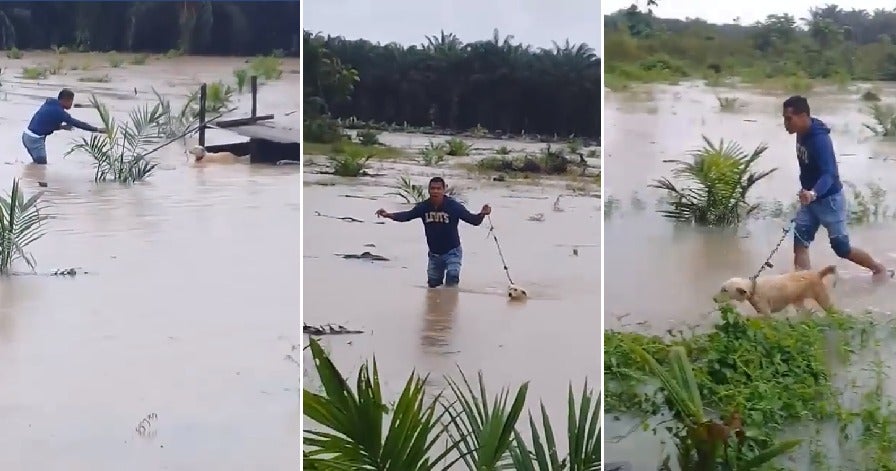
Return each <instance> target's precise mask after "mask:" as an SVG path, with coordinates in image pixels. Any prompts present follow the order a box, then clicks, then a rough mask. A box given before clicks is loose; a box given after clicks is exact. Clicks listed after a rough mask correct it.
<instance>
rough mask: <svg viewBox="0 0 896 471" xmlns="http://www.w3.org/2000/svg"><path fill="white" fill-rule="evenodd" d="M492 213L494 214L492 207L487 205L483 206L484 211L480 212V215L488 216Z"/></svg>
mask: <svg viewBox="0 0 896 471" xmlns="http://www.w3.org/2000/svg"><path fill="white" fill-rule="evenodd" d="M491 213H492V207H491V206H489V205H487V204H485V205H482V211H479V214H481V215H483V216H488V215H489V214H491Z"/></svg>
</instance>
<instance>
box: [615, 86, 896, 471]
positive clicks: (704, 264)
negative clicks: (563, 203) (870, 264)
mask: <svg viewBox="0 0 896 471" xmlns="http://www.w3.org/2000/svg"><path fill="white" fill-rule="evenodd" d="M885 89H886V90H887V91H886V92H885V93H889V94H892V93H893V92H894V91H896V89H894V88H893V87H892V86H887V87H885ZM859 93H861V91H860V90H853V91H852V92H851V93H839V92H836V91H834V90H830V89H826V90H816V91H814V92H812V93H809V94H808V98H809V101H810V104H811V106H812V114H813V115H815V116H817V117H820V118H821V119H822V120H823V121H825V122H826V123H827V124H828V125H829V126H830V127H831V129H832V134H831V137H832V139H833V142H834V148H835V150H836V152H837V153H838V161H839V164H840V175H841V178H843V179H844V180H847V181H851V182H854V183H856V184H857V185H859V186H860V187H862V186H864V185H865V184H867V183H868V182H876V183H878V184H880V185H881V186H882V187H883V188H885V189H891V188H894V183H896V177H894V176H896V172H894V169H896V167H893V165H894V164H893V162H892V161H886V160H885V159H883V158H882V157H887V156H894V155H896V143H894V142H882V141H879V140H877V139H870V138H869V133H868V132H867V131H863V129H862V126H861V123H863V122H870V118H869V117H868V116H867V115H866V114H864V110H865V109H866V106H865V105H864V104H863V103H862V102H861V101H860V100H859V99H858V95H859ZM716 94H719V95H722V96H736V97H738V98H739V101H740V102H741V103H744V104H745V105H746V107H745V109H744V110H742V111H740V112H736V113H721V112H720V111H719V109H718V103H717V100H716V98H715V95H716ZM787 96H788V94H785V93H781V94H777V95H774V94H755V93H750V92H749V91H747V90H731V89H716V90H710V89H706V88H700V87H694V86H692V85H685V86H659V87H654V88H652V93H651V97H650V102H649V107H652V108H653V109H648V104H647V103H646V102H645V101H637V100H632V98H631V96H628V95H626V94H615V93H611V94H608V95H607V97H606V101H605V103H606V108H605V110H606V111H605V113H606V115H605V118H604V119H605V122H606V123H607V130H606V132H605V137H604V138H605V139H606V140H607V141H608V142H607V144H606V146H607V147H606V148H607V150H608V152H607V153H608V155H607V157H606V158H607V159H610V160H611V163H610V164H609V165H607V168H608V171H609V175H608V176H606V178H605V191H606V192H607V193H609V194H610V195H614V196H616V197H617V198H619V200H620V201H622V202H627V201H629V199H630V196H631V195H632V194H634V193H637V194H638V195H640V197H641V198H643V199H644V200H646V201H647V204H646V205H645V206H646V207H644V208H640V209H638V208H633V207H632V205H630V204H623V206H624V207H623V208H622V209H620V210H618V211H617V213H616V214H615V215H613V216H612V217H610V218H608V220H607V221H606V222H605V224H606V229H605V244H606V245H607V247H609V248H610V249H609V250H607V251H606V253H605V270H606V271H607V273H609V274H610V275H611V276H609V277H608V279H607V281H606V293H607V295H606V298H605V308H606V312H607V314H606V327H607V328H608V329H614V328H631V327H630V325H631V324H635V323H646V325H645V326H644V328H646V329H648V330H650V331H653V332H656V333H662V332H664V331H665V330H666V329H667V328H670V327H681V326H682V324H695V323H698V324H699V323H706V322H708V320H709V319H713V317H711V316H710V317H707V313H709V312H710V311H712V310H713V309H714V304H713V302H712V295H713V294H714V293H715V292H716V291H717V290H718V289H719V286H720V284H721V283H722V282H723V281H724V280H725V279H727V278H730V277H732V276H744V277H745V276H750V275H752V274H754V273H756V271H757V270H758V269H759V267H760V265H761V264H762V262H763V261H764V260H765V258H766V257H767V256H768V255H769V253H770V251H771V250H772V249H773V248H774V247H775V244H777V242H778V241H779V239H780V237H781V235H782V230H783V229H784V228H785V227H787V226H788V225H789V224H788V222H787V221H788V220H789V218H790V216H791V215H790V214H784V215H783V216H782V217H781V218H779V219H761V220H751V221H749V222H747V223H746V224H744V225H743V226H742V227H740V228H738V229H737V230H725V231H722V230H709V229H699V228H693V227H682V226H676V225H673V224H672V223H671V222H670V221H668V220H664V219H663V218H661V217H660V215H659V214H657V213H656V212H655V209H654V205H653V204H652V203H653V202H654V201H655V200H656V199H658V198H659V197H660V196H661V195H660V194H659V193H658V192H657V191H655V190H652V189H649V188H647V185H649V184H650V183H651V181H652V180H653V179H654V178H658V177H662V176H668V175H669V169H670V167H671V165H670V164H668V163H663V160H664V159H681V158H687V156H686V154H687V152H688V151H689V150H691V149H694V148H698V147H700V146H701V145H702V141H701V136H703V135H705V136H707V137H709V138H710V139H712V140H713V141H714V142H718V140H719V139H721V138H724V139H726V140H729V139H733V140H735V141H737V142H738V143H740V144H741V145H742V146H743V147H744V149H745V150H746V151H748V152H749V151H750V150H752V149H753V148H754V147H756V146H757V145H759V144H760V143H762V142H765V143H768V144H769V149H768V151H767V152H766V153H765V154H764V156H763V157H762V159H761V160H760V161H759V162H760V165H759V167H760V169H767V168H771V167H778V169H779V170H778V171H777V172H776V173H774V174H773V175H772V176H770V177H769V178H767V179H765V180H763V181H762V182H760V183H759V184H758V185H757V187H756V188H755V189H754V191H753V194H752V196H753V197H754V198H760V197H761V199H764V200H781V201H783V202H784V203H785V206H788V205H790V204H791V202H792V201H793V200H794V199H795V194H796V191H797V190H798V189H799V180H798V178H797V177H798V171H799V169H798V166H797V162H796V159H795V152H794V137H793V136H790V135H788V134H787V133H786V132H785V131H784V129H783V126H782V122H781V117H780V109H781V108H780V107H781V102H783V100H784V99H785V98H786V97H787ZM894 198H896V194H890V195H889V205H890V206H892V205H893V203H894ZM894 229H896V224H894V222H893V221H891V220H882V221H878V222H876V223H873V224H866V225H860V226H852V227H851V240H852V242H853V244H854V245H856V246H859V247H862V248H864V249H866V250H868V251H870V252H871V254H872V255H873V256H874V257H876V258H878V259H880V260H881V261H883V263H884V264H886V265H888V266H891V267H893V266H896V256H894V255H896V245H894V239H893V230H894ZM791 247H792V242H791V241H790V240H789V239H788V240H787V241H785V243H784V245H783V246H782V248H781V250H780V251H779V252H777V254H776V255H775V256H774V257H773V259H772V263H773V264H774V267H773V268H771V269H769V270H767V273H782V272H786V271H790V270H791V269H792V266H793V260H792V258H793V253H792V248H791ZM811 256H812V264H813V267H822V266H824V265H827V264H835V265H836V266H837V268H838V271H839V276H840V280H839V282H838V284H837V286H836V288H835V289H834V291H833V297H834V302H835V304H836V305H838V306H839V307H841V308H845V309H852V310H864V309H867V308H873V309H875V310H883V311H889V312H892V311H893V310H896V296H894V295H893V294H894V290H896V286H894V284H893V283H889V284H884V285H877V284H874V283H872V282H871V276H870V273H869V272H867V271H866V270H864V269H863V268H861V267H858V266H856V265H853V264H852V263H850V262H848V261H845V260H841V259H839V258H837V257H836V256H835V255H834V254H833V252H832V251H831V249H830V248H829V247H828V244H827V240H826V237H825V236H824V231H823V230H822V231H821V232H820V233H819V236H818V237H817V238H816V242H815V243H814V244H813V245H812V248H811ZM744 311H745V312H748V313H749V312H752V311H751V308H749V307H748V306H744ZM624 314H630V315H628V316H625V317H623V315H624ZM888 387H890V388H892V387H893V383H892V380H891V383H890V385H889V386H888ZM630 425H631V424H630V423H625V422H622V423H619V422H614V421H608V423H607V433H608V436H611V437H612V436H613V435H618V434H621V433H624V432H626V431H628V427H629V426H630ZM661 450H662V448H661V445H660V443H659V442H658V440H657V438H656V437H654V436H652V434H650V433H649V432H640V431H638V432H635V434H633V435H632V436H630V437H629V438H628V439H627V440H625V441H623V442H621V443H611V442H608V443H607V448H606V454H607V455H608V456H611V457H613V459H625V460H629V461H632V462H633V464H635V469H642V468H643V469H650V468H652V467H655V466H656V464H657V463H658V462H659V461H660V460H661Z"/></svg>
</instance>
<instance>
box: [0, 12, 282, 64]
mask: <svg viewBox="0 0 896 471" xmlns="http://www.w3.org/2000/svg"><path fill="white" fill-rule="evenodd" d="M299 10H300V7H299V2H298V1H291V2H279V1H278V2H275V1H259V2H221V1H215V2H212V1H201V2H197V1H182V2H2V4H0V49H11V48H13V47H15V48H18V49H49V48H51V47H52V46H57V47H67V48H69V49H72V50H83V51H109V50H117V51H143V52H166V51H169V50H178V51H181V52H184V53H189V54H215V55H250V54H251V55H254V54H265V55H266V54H270V53H271V52H272V51H277V50H279V51H282V52H283V53H289V54H292V55H294V56H298V54H299V31H298V26H297V25H298V24H299Z"/></svg>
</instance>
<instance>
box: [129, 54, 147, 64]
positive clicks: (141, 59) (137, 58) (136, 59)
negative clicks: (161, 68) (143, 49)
mask: <svg viewBox="0 0 896 471" xmlns="http://www.w3.org/2000/svg"><path fill="white" fill-rule="evenodd" d="M148 60H149V54H146V53H140V54H136V55H134V56H131V60H130V61H128V62H130V63H131V64H133V65H143V64H146V61H148Z"/></svg>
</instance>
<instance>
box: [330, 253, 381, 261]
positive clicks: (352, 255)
mask: <svg viewBox="0 0 896 471" xmlns="http://www.w3.org/2000/svg"><path fill="white" fill-rule="evenodd" d="M336 255H337V256H339V257H342V258H344V259H346V260H370V261H372V262H388V261H389V259H388V258H386V257H383V256H382V255H377V254H374V253H370V252H361V253H359V254H356V253H338V254H336Z"/></svg>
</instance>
